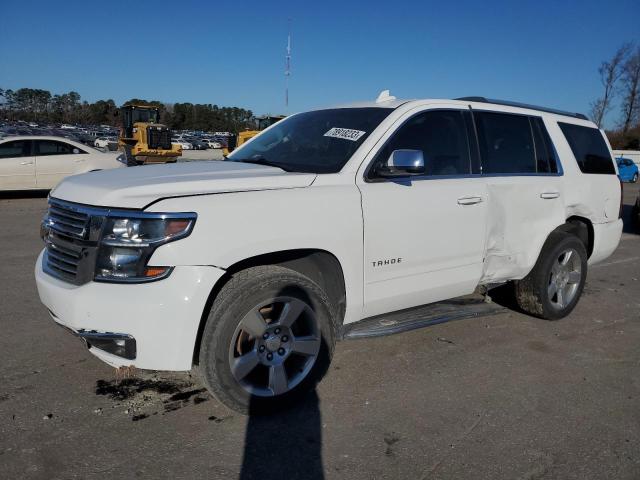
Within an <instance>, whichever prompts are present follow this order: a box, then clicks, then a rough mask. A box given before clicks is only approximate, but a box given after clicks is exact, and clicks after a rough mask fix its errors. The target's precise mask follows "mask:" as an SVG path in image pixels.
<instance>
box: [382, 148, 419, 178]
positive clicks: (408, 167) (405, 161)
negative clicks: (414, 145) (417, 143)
mask: <svg viewBox="0 0 640 480" xmlns="http://www.w3.org/2000/svg"><path fill="white" fill-rule="evenodd" d="M425 172H426V170H425V168H424V155H423V153H422V150H394V151H393V152H391V155H390V156H389V158H388V159H387V162H386V163H385V164H384V165H380V166H379V167H378V168H377V169H376V173H377V174H378V175H379V176H381V177H384V178H391V177H406V176H410V175H424V174H425Z"/></svg>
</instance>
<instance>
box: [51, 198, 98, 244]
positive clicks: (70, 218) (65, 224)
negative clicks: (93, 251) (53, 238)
mask: <svg viewBox="0 0 640 480" xmlns="http://www.w3.org/2000/svg"><path fill="white" fill-rule="evenodd" d="M89 219H90V217H89V215H88V214H87V213H83V212H80V211H79V209H78V208H73V207H71V206H70V205H68V204H61V203H58V202H55V201H53V200H52V201H50V202H49V211H48V212H47V217H46V219H45V221H46V222H47V227H49V228H51V229H52V230H55V231H56V232H58V233H60V234H62V235H68V236H70V237H74V238H85V236H86V234H87V227H88V225H89Z"/></svg>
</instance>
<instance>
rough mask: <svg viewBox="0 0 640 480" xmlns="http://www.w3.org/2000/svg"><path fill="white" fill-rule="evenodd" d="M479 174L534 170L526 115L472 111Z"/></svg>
mask: <svg viewBox="0 0 640 480" xmlns="http://www.w3.org/2000/svg"><path fill="white" fill-rule="evenodd" d="M474 118H475V121H476V126H477V129H478V140H479V143H480V154H481V157H482V173H484V174H492V173H502V174H508V173H512V174H522V173H536V172H537V171H538V167H537V159H536V155H535V148H534V146H533V136H532V131H531V125H530V124H529V117H527V116H524V115H512V114H508V113H493V112H478V111H476V112H474Z"/></svg>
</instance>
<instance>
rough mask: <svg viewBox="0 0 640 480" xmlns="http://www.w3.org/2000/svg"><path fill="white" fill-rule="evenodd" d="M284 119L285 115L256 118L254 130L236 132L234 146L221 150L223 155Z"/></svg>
mask: <svg viewBox="0 0 640 480" xmlns="http://www.w3.org/2000/svg"><path fill="white" fill-rule="evenodd" d="M285 117H286V116H285V115H263V116H261V117H256V118H255V126H256V129H255V130H244V131H242V132H238V134H237V135H236V136H235V145H227V147H225V148H224V149H223V153H224V154H225V155H228V154H229V153H231V152H232V151H233V150H234V148H238V147H239V146H240V145H242V144H243V143H245V142H247V141H249V140H250V139H252V138H253V137H255V136H256V135H258V134H259V133H260V132H261V131H262V130H264V129H265V128H267V127H270V126H271V125H273V124H274V123H277V122H279V121H280V120H282V119H283V118H285Z"/></svg>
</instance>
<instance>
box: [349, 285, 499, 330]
mask: <svg viewBox="0 0 640 480" xmlns="http://www.w3.org/2000/svg"><path fill="white" fill-rule="evenodd" d="M506 311H508V310H507V309H506V308H504V307H502V306H500V305H498V304H496V303H487V302H485V300H484V297H483V296H481V295H478V294H473V295H467V296H464V297H458V298H454V299H451V300H445V301H443V302H437V303H431V304H429V305H423V306H420V307H415V308H409V309H407V310H400V311H398V312H392V313H386V314H384V315H377V316H375V317H370V318H365V319H364V320H360V321H359V322H355V323H350V324H348V325H344V326H343V327H342V329H341V332H340V333H341V336H340V338H342V339H345V340H346V339H355V338H369V337H381V336H383V335H393V334H394V333H401V332H407V331H409V330H416V329H418V328H423V327H427V326H429V325H437V324H438V323H445V322H451V321H453V320H462V319H465V318H474V317H484V316H487V315H496V314H498V313H504V312H506Z"/></svg>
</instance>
